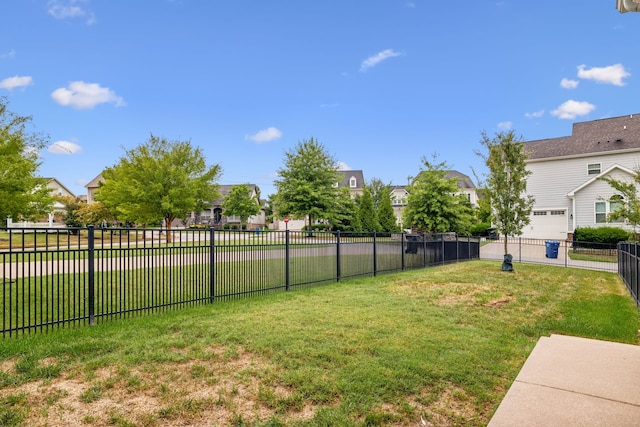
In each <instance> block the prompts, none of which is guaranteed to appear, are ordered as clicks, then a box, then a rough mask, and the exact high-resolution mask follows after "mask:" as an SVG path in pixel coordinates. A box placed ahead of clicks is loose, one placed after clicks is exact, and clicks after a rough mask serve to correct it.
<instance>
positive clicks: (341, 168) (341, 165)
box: [338, 161, 353, 171]
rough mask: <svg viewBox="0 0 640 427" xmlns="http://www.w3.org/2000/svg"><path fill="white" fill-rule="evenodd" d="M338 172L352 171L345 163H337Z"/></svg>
mask: <svg viewBox="0 0 640 427" xmlns="http://www.w3.org/2000/svg"><path fill="white" fill-rule="evenodd" d="M338 170H339V171H350V170H353V169H351V166H349V165H348V164H346V163H345V162H341V161H338Z"/></svg>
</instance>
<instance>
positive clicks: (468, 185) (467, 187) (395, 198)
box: [391, 170, 478, 224]
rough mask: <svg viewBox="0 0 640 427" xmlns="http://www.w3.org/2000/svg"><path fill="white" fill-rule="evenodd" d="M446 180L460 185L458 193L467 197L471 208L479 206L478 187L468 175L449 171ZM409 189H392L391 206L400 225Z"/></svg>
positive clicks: (401, 187)
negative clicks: (453, 179) (454, 180)
mask: <svg viewBox="0 0 640 427" xmlns="http://www.w3.org/2000/svg"><path fill="white" fill-rule="evenodd" d="M445 178H447V179H451V178H455V179H456V183H457V184H458V193H459V194H464V195H465V197H466V198H467V200H468V201H469V203H470V204H471V207H474V208H475V207H476V206H477V205H478V193H477V191H476V186H475V184H474V183H473V181H472V180H471V178H469V176H468V175H465V174H463V173H462V172H458V171H456V170H449V171H447V172H446V174H445ZM408 188H409V187H408V186H405V185H395V186H393V187H391V204H392V205H393V213H394V214H395V216H396V221H397V223H398V224H402V221H403V220H402V211H403V209H404V207H405V206H406V205H407V198H408V197H409V191H408Z"/></svg>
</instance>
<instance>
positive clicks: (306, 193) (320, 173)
mask: <svg viewBox="0 0 640 427" xmlns="http://www.w3.org/2000/svg"><path fill="white" fill-rule="evenodd" d="M278 176H279V179H276V180H275V181H274V184H275V186H276V189H277V195H276V208H275V209H276V212H277V213H278V215H279V216H281V217H286V216H290V217H293V218H305V217H306V218H307V221H308V224H309V227H308V230H309V232H311V224H312V223H313V220H316V219H328V218H329V217H331V216H332V215H334V213H335V210H336V208H337V207H336V199H337V195H338V189H337V188H336V187H335V184H336V183H337V182H338V181H339V174H338V165H337V162H336V161H335V159H334V158H333V156H331V155H329V154H328V153H327V151H326V148H325V147H324V146H323V145H322V144H320V143H319V142H318V141H317V139H313V138H311V139H309V140H303V141H301V142H298V145H296V147H295V148H294V149H292V150H290V151H287V152H286V153H285V162H284V167H282V168H280V169H279V170H278Z"/></svg>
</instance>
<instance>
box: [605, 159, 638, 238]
mask: <svg viewBox="0 0 640 427" xmlns="http://www.w3.org/2000/svg"><path fill="white" fill-rule="evenodd" d="M634 172H635V175H634V176H633V179H632V180H631V181H628V180H624V179H616V178H614V177H611V176H604V177H601V178H599V179H601V180H602V181H605V182H607V183H608V184H609V185H610V186H611V188H613V189H614V190H616V191H617V192H618V193H619V194H617V195H616V196H618V199H619V200H618V201H617V202H616V203H615V206H616V208H615V209H613V211H612V212H611V213H610V214H609V216H608V217H607V221H610V222H612V221H619V220H624V221H626V222H628V223H629V224H630V225H631V226H632V227H633V233H634V239H635V238H636V237H637V236H636V233H637V232H638V224H640V198H639V197H638V184H639V183H640V168H636V170H635V171H634ZM620 196H621V197H620ZM614 197H615V196H614ZM612 200H614V198H611V199H610V201H612Z"/></svg>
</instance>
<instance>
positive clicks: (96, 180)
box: [84, 172, 104, 189]
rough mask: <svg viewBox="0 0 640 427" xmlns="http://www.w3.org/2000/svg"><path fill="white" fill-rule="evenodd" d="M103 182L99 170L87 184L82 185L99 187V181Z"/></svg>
mask: <svg viewBox="0 0 640 427" xmlns="http://www.w3.org/2000/svg"><path fill="white" fill-rule="evenodd" d="M101 182H104V177H103V176H102V172H100V174H99V175H98V176H96V177H95V178H93V179H92V180H91V181H89V182H88V183H87V185H85V186H84V188H87V189H89V188H98V187H100V183H101Z"/></svg>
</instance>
